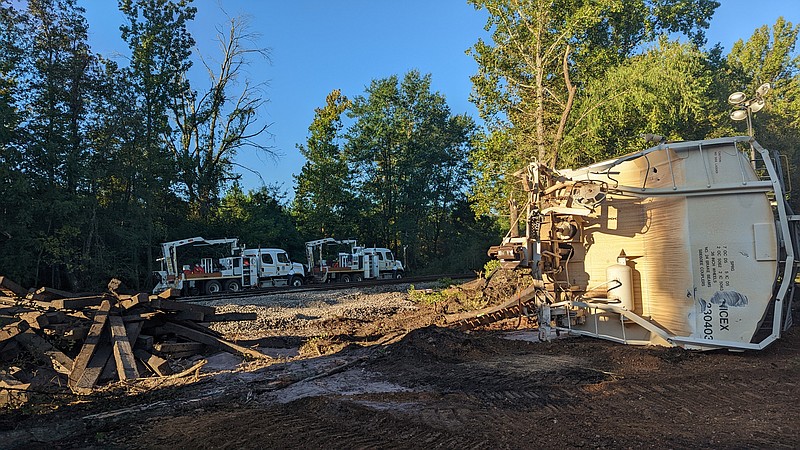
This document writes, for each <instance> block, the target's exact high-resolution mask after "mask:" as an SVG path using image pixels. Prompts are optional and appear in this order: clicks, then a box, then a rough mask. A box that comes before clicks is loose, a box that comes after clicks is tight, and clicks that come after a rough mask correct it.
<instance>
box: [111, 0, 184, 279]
mask: <svg viewBox="0 0 800 450" xmlns="http://www.w3.org/2000/svg"><path fill="white" fill-rule="evenodd" d="M190 5H191V0H178V1H172V0H120V1H119V8H120V10H121V11H122V12H123V14H124V15H125V17H126V20H127V23H126V24H124V25H122V26H121V27H120V31H121V33H122V39H123V40H125V42H127V43H128V46H129V47H130V49H131V61H130V65H129V67H127V68H126V69H124V70H125V72H127V73H126V75H125V76H124V78H123V79H124V80H126V81H127V82H128V83H130V84H131V87H132V89H133V93H134V97H133V98H132V100H134V101H135V103H134V104H135V107H136V114H135V115H133V117H134V118H137V119H139V120H140V122H139V123H138V124H131V125H133V126H134V128H133V129H132V131H133V132H134V134H132V135H129V136H126V139H125V146H126V148H127V149H130V150H133V151H134V152H136V153H138V159H137V160H136V164H137V167H136V169H135V170H134V171H132V172H130V173H129V174H131V175H133V177H134V179H133V180H130V181H133V183H132V185H131V186H129V189H130V190H131V195H130V196H129V198H130V201H131V202H132V203H131V204H129V205H128V208H126V209H127V210H128V211H129V214H130V216H129V220H130V221H131V222H132V223H130V226H131V229H132V232H133V235H134V236H135V240H136V242H137V244H136V245H134V246H133V247H132V248H131V249H130V251H131V260H130V268H131V272H129V273H130V274H131V275H130V276H131V278H133V279H134V280H142V279H144V278H145V276H146V275H148V274H150V273H151V272H152V270H153V262H154V260H155V253H154V249H155V248H156V245H157V243H158V242H160V241H164V240H166V239H168V238H169V237H168V236H167V233H168V232H167V230H169V229H171V228H170V227H169V226H167V223H166V222H165V220H164V211H169V210H172V209H174V208H175V207H176V204H175V201H174V196H173V195H172V191H173V187H174V182H175V180H176V178H177V176H178V174H177V170H176V162H175V158H174V155H173V154H172V152H171V151H170V149H169V147H168V144H167V142H170V141H171V139H172V128H171V127H170V123H169V112H170V106H171V105H172V104H173V100H174V99H175V98H178V97H180V96H182V95H184V94H185V93H186V92H187V90H188V89H189V86H188V85H187V82H186V78H185V74H186V72H187V71H188V70H189V68H190V67H191V66H192V63H191V60H190V56H191V48H192V46H194V43H195V42H194V39H193V38H192V36H191V34H190V33H189V31H188V30H187V23H188V22H189V21H191V20H193V19H194V16H195V14H196V8H194V7H192V6H190ZM142 260H144V261H142ZM142 267H144V268H145V270H144V271H143V273H142V271H141V268H142ZM136 283H137V284H138V283H139V281H136Z"/></svg>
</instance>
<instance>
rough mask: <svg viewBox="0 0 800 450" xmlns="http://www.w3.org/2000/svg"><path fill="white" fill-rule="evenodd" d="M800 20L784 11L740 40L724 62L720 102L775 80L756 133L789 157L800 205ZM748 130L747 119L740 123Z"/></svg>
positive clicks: (765, 143) (794, 196) (743, 131)
mask: <svg viewBox="0 0 800 450" xmlns="http://www.w3.org/2000/svg"><path fill="white" fill-rule="evenodd" d="M799 32H800V25H793V24H792V23H791V22H787V21H786V20H785V19H784V18H783V17H779V18H778V20H777V21H776V22H775V24H773V25H772V27H768V26H766V25H765V26H762V27H760V28H758V29H756V30H755V32H754V33H753V35H752V36H751V37H750V38H749V39H748V40H747V41H743V40H739V41H737V42H736V43H735V44H734V45H733V48H732V49H731V52H730V54H729V55H728V57H727V59H726V60H725V61H724V62H723V63H721V70H720V71H719V72H718V78H719V80H718V85H719V86H720V88H721V91H720V95H719V97H721V98H720V99H719V101H720V102H722V101H724V98H725V97H727V95H728V94H730V93H731V92H734V91H742V92H745V93H746V94H748V95H752V94H753V93H754V92H755V90H756V89H757V88H758V86H759V85H761V84H762V83H771V85H772V90H771V91H770V92H769V93H768V94H767V97H766V106H765V107H764V109H763V110H761V111H759V112H758V113H756V114H754V117H753V128H754V133H755V137H756V139H758V141H759V142H760V143H761V144H762V145H763V146H764V147H765V148H768V149H771V150H776V151H779V152H780V153H782V154H783V155H786V156H787V157H788V159H789V162H790V167H789V168H788V169H790V176H791V180H790V182H791V185H792V192H791V197H792V202H793V205H794V206H795V207H800V189H798V186H800V170H798V167H800V147H798V142H800V55H798V53H797V51H796V46H797V37H798V33H799ZM736 128H737V130H738V131H739V133H740V134H746V128H745V125H744V122H739V123H737V124H736Z"/></svg>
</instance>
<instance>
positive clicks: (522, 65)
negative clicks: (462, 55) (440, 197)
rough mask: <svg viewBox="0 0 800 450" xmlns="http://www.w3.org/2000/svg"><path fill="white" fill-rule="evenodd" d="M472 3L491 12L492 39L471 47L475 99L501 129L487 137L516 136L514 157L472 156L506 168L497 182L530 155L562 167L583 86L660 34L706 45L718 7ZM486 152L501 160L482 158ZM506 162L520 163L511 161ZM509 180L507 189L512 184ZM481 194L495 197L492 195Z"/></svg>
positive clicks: (695, 2) (670, 2)
mask: <svg viewBox="0 0 800 450" xmlns="http://www.w3.org/2000/svg"><path fill="white" fill-rule="evenodd" d="M470 3H472V4H473V5H474V6H475V7H476V8H478V9H486V10H487V11H488V13H489V18H488V21H487V24H486V29H487V31H490V32H491V33H492V42H485V41H483V40H479V41H478V43H476V44H475V46H474V47H473V48H472V49H471V51H470V52H471V53H472V54H473V56H474V57H475V60H476V61H477V63H478V73H477V74H476V75H475V76H473V78H472V80H473V84H474V90H473V101H474V102H475V103H476V105H477V106H478V110H479V112H480V114H481V116H482V117H483V119H484V120H485V122H486V123H487V125H488V127H489V131H490V133H494V134H497V136H494V137H492V136H489V137H488V138H487V139H485V142H486V143H496V142H497V141H498V139H510V140H511V142H510V143H509V145H505V146H503V148H505V149H506V150H508V151H510V152H512V154H511V155H492V154H491V153H490V152H488V151H482V152H480V153H478V154H477V155H475V156H474V157H473V159H474V160H476V162H477V163H478V166H479V167H483V168H491V167H504V170H503V171H502V172H497V173H491V174H485V176H484V178H490V179H503V178H504V177H506V176H507V175H509V174H511V173H514V172H515V171H517V170H518V169H519V168H521V167H522V166H523V165H525V164H527V162H528V161H529V160H530V159H531V156H529V155H531V154H532V155H535V156H536V158H537V159H538V160H539V161H542V162H545V163H547V164H550V165H557V163H558V155H559V151H560V150H562V145H563V143H564V138H565V137H566V136H567V135H568V134H569V133H570V132H571V129H572V127H573V126H574V124H575V121H574V118H573V117H572V113H573V108H574V106H575V104H576V102H577V101H578V99H579V97H580V95H581V94H582V89H583V88H585V87H586V86H587V85H588V84H590V83H591V82H592V80H593V79H596V78H599V77H601V76H602V75H603V72H604V71H605V70H607V69H608V68H610V67H614V66H616V65H618V64H619V63H620V62H622V61H623V60H624V59H625V58H627V57H628V56H630V55H631V54H632V53H633V52H634V51H635V50H636V49H637V47H638V46H639V45H641V44H642V43H643V42H647V41H651V40H652V39H654V38H655V36H657V35H658V34H659V33H661V32H672V33H682V34H685V35H688V36H690V37H691V38H692V39H693V40H694V41H696V42H702V41H703V40H704V35H703V30H704V29H705V28H706V27H707V26H708V22H707V19H708V18H709V17H710V16H711V14H712V13H713V11H714V9H715V8H716V7H717V6H718V3H717V2H715V1H714V0H690V1H683V0H663V1H647V0H642V1H636V2H626V1H622V0H601V1H578V2H574V1H567V0H565V1H561V0H558V1H555V2H552V1H547V2H546V1H543V0H536V1H531V2H523V1H520V0H470ZM482 155H483V156H488V157H491V158H494V161H486V162H484V161H481V160H480V159H481V158H482V157H483V156H482ZM498 161H500V162H501V163H500V164H498V163H497V162H498ZM507 161H512V162H516V163H515V164H512V165H505V162H507ZM509 181H510V180H509ZM504 184H505V191H506V192H508V191H509V190H510V186H511V183H510V182H507V183H504ZM482 187H483V186H482V185H481V184H478V185H477V186H476V188H477V189H480V188H482ZM489 187H490V186H489ZM482 197H484V198H487V199H489V198H491V196H490V195H489V194H488V193H484V194H483V195H482ZM476 198H478V197H476ZM500 203H501V200H500V199H496V198H495V199H493V204H492V205H478V208H479V209H482V210H490V209H496V208H497V207H499V205H500Z"/></svg>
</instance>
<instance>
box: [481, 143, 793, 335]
mask: <svg viewBox="0 0 800 450" xmlns="http://www.w3.org/2000/svg"><path fill="white" fill-rule="evenodd" d="M781 166H782V164H781V162H780V158H778V156H777V155H772V154H770V152H768V151H767V150H766V149H764V148H762V147H761V146H760V145H759V144H758V143H757V142H756V141H755V140H753V139H752V138H751V137H748V136H742V137H732V138H722V139H712V140H703V141H692V142H678V143H666V142H661V143H659V144H658V145H656V146H654V147H651V148H649V149H647V150H644V151H642V152H638V153H634V154H630V155H626V156H623V157H620V158H617V159H613V160H609V161H604V162H600V163H597V164H594V165H591V166H588V167H584V168H580V169H575V170H552V169H549V168H547V167H545V166H544V165H541V164H538V163H532V164H531V165H529V166H528V168H527V170H524V171H522V172H521V173H519V175H520V177H521V180H522V183H523V186H524V188H525V190H526V191H527V194H528V201H527V204H526V207H525V209H524V211H520V214H519V217H520V218H521V219H520V222H525V232H524V233H521V232H519V229H518V228H517V227H518V226H519V225H518V224H516V223H515V224H513V225H512V228H513V229H514V231H513V232H509V234H508V236H507V237H506V239H505V240H504V241H503V244H502V245H501V246H498V247H493V248H492V249H491V250H490V254H491V255H493V256H496V257H498V258H499V259H500V260H501V261H502V263H503V265H504V266H505V267H517V266H526V267H530V268H531V270H532V273H533V276H534V277H535V279H536V280H535V286H536V290H535V292H534V293H533V295H532V296H531V302H530V306H531V309H532V310H533V309H534V308H535V312H536V313H537V314H538V319H539V324H540V335H541V336H542V337H543V338H548V337H549V336H551V333H552V332H559V333H560V332H568V333H572V334H579V335H588V336H594V337H598V338H605V339H610V340H613V341H617V342H621V343H626V344H639V345H648V344H655V345H667V346H681V347H685V348H691V349H713V348H728V349H740V350H741V349H762V348H764V347H766V346H767V345H769V344H770V343H772V342H773V341H775V340H776V339H778V338H779V337H780V335H781V332H782V331H783V330H785V329H786V328H788V327H789V326H790V325H791V299H792V297H793V293H794V286H795V283H794V280H795V275H796V263H795V260H796V258H797V234H798V233H797V227H796V223H797V221H798V219H799V218H800V217H797V216H794V215H793V214H792V212H791V209H790V207H789V205H788V203H787V202H786V200H785V199H786V187H785V185H784V182H783V175H782V168H781Z"/></svg>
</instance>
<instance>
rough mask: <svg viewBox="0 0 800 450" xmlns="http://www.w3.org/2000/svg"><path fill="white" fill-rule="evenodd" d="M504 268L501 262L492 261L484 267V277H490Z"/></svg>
mask: <svg viewBox="0 0 800 450" xmlns="http://www.w3.org/2000/svg"><path fill="white" fill-rule="evenodd" d="M502 268H503V267H502V266H501V264H500V260H497V259H492V260H490V261H488V262H487V263H486V264H484V265H483V275H484V277H489V276H490V275H492V274H493V273H494V272H497V271H498V270H500V269H502Z"/></svg>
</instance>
